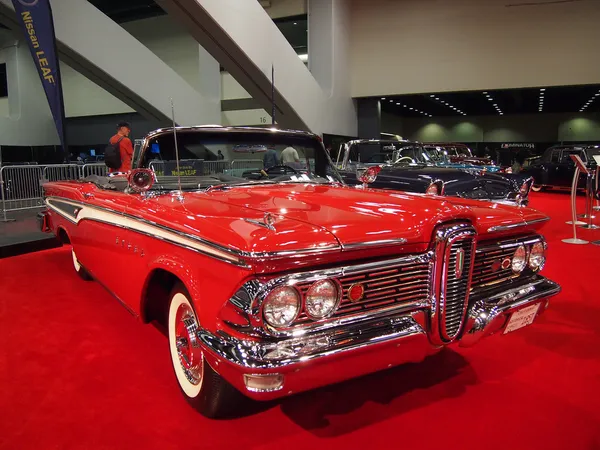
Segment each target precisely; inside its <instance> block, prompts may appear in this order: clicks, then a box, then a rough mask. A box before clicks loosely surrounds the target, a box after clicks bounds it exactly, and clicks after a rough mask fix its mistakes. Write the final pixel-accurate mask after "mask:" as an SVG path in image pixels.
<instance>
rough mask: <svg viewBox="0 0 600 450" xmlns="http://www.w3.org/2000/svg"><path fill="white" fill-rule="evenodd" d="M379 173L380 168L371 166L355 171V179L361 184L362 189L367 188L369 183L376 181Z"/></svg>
mask: <svg viewBox="0 0 600 450" xmlns="http://www.w3.org/2000/svg"><path fill="white" fill-rule="evenodd" d="M379 172H381V166H372V167H369V168H368V169H366V170H365V169H357V170H356V178H358V181H360V182H361V183H362V187H363V188H366V187H368V185H369V183H373V182H374V181H375V180H376V179H377V175H379Z"/></svg>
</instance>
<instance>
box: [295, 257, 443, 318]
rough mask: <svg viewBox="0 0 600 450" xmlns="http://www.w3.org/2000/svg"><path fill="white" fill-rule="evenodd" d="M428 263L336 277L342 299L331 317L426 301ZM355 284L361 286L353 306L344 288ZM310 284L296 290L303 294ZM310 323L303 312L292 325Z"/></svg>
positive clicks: (429, 267) (428, 292) (391, 266)
mask: <svg viewBox="0 0 600 450" xmlns="http://www.w3.org/2000/svg"><path fill="white" fill-rule="evenodd" d="M430 277H431V264H430V263H429V262H416V263H415V262H412V263H399V264H391V265H389V266H380V267H378V268H376V269H371V270H365V271H361V272H354V273H352V274H351V275H346V276H341V277H338V278H337V280H338V281H339V282H340V284H341V285H342V290H343V294H342V298H341V300H340V305H339V307H338V309H337V311H336V312H335V314H334V315H333V318H341V317H346V316H350V315H353V314H358V313H363V312H366V311H377V310H379V309H383V308H388V307H391V308H393V307H396V306H402V305H406V304H409V303H415V302H422V303H426V302H428V301H429V295H430V284H431V283H430ZM356 283H360V284H362V285H363V287H364V289H365V291H364V295H363V298H362V299H361V300H359V301H357V302H355V303H353V302H351V301H350V300H349V298H348V289H349V288H350V287H351V286H352V285H353V284H356ZM311 284H312V283H310V282H308V283H299V284H297V285H296V287H297V288H298V289H299V290H300V292H301V293H302V294H303V295H304V294H306V291H307V290H308V288H309V287H310V285H311ZM308 322H310V319H309V318H308V317H307V316H306V314H305V313H304V312H302V313H301V314H300V316H299V317H298V319H297V320H296V322H295V324H296V325H302V324H304V323H308Z"/></svg>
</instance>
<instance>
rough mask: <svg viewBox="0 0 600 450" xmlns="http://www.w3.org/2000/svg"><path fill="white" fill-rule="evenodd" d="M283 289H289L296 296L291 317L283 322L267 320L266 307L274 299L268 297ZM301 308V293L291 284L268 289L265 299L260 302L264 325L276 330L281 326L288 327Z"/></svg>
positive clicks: (296, 317)
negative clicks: (294, 307) (294, 310)
mask: <svg viewBox="0 0 600 450" xmlns="http://www.w3.org/2000/svg"><path fill="white" fill-rule="evenodd" d="M285 290H289V291H290V293H293V294H294V295H295V296H296V312H295V314H294V316H293V317H292V318H291V319H289V320H287V321H286V322H284V323H273V322H272V321H270V320H269V318H268V316H267V315H268V312H267V308H268V307H269V306H270V304H271V302H272V301H274V300H270V299H271V298H272V297H273V296H275V295H277V294H278V293H279V292H282V291H285ZM302 308H303V298H302V294H301V293H300V292H299V291H298V289H297V288H296V287H295V286H293V285H284V286H278V287H276V288H274V289H273V290H272V291H270V292H269V293H268V294H267V295H266V296H265V299H264V301H263V302H262V318H263V320H264V323H265V324H266V325H268V326H269V327H272V328H274V329H276V330H277V329H282V328H288V327H290V326H292V325H293V324H294V322H295V321H296V319H298V316H299V315H300V314H301V312H302Z"/></svg>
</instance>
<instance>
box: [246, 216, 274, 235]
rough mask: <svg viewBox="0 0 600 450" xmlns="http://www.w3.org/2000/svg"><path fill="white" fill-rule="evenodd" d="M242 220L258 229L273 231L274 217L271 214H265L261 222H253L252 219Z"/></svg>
mask: <svg viewBox="0 0 600 450" xmlns="http://www.w3.org/2000/svg"><path fill="white" fill-rule="evenodd" d="M243 220H245V221H246V222H248V223H251V224H253V225H258V226H259V227H263V228H266V229H268V230H271V231H275V216H274V215H273V214H271V213H270V212H266V213H265V215H264V216H263V219H262V220H254V219H247V218H244V219H243Z"/></svg>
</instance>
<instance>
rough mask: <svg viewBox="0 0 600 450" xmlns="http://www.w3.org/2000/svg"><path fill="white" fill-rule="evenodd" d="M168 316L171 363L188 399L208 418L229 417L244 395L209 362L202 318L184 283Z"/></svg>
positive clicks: (173, 294) (174, 294)
mask: <svg viewBox="0 0 600 450" xmlns="http://www.w3.org/2000/svg"><path fill="white" fill-rule="evenodd" d="M168 316H169V317H168V331H169V350H170V353H171V362H172V365H173V371H174V372H175V377H176V379H177V383H178V384H179V388H180V390H181V392H182V393H183V395H184V397H185V399H186V400H187V402H188V403H189V404H190V405H192V407H193V408H194V409H196V410H197V411H199V412H200V413H201V414H202V415H204V416H206V417H211V418H219V417H225V416H227V415H229V414H230V413H231V412H232V411H233V408H234V407H235V406H236V405H237V404H239V403H240V400H241V399H242V395H241V394H240V393H239V392H238V391H237V390H236V389H235V388H234V387H233V386H232V385H230V384H229V383H228V382H227V381H225V380H224V379H223V378H222V377H221V376H220V375H219V374H218V373H216V372H215V371H214V370H213V369H212V368H211V367H210V365H209V364H208V363H207V362H206V359H205V358H204V352H203V350H202V347H201V345H200V342H199V340H198V337H197V335H196V331H197V330H198V329H199V321H198V317H197V315H196V311H195V310H194V307H193V306H192V304H191V301H190V299H189V294H188V293H187V291H186V289H185V288H184V287H183V285H181V284H178V285H177V286H175V288H174V289H173V290H172V291H171V300H170V303H169V312H168Z"/></svg>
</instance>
